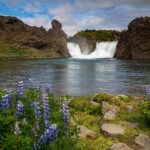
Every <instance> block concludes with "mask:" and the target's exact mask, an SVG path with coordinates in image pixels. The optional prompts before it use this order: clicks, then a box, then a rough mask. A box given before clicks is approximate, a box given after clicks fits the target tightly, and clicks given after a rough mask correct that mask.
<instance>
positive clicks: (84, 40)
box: [68, 30, 120, 54]
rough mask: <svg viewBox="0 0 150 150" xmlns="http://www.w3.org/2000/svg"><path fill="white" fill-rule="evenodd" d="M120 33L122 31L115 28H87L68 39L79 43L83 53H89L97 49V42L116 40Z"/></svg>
mask: <svg viewBox="0 0 150 150" xmlns="http://www.w3.org/2000/svg"><path fill="white" fill-rule="evenodd" d="M119 35H120V32H119V31H115V30H85V31H80V32H78V33H77V34H75V35H74V36H73V37H70V38H68V41H69V42H74V43H77V44H79V46H80V49H81V51H82V53H85V52H86V53H85V54H89V53H91V52H92V51H93V50H94V49H95V47H96V42H101V41H116V40H117V39H118V38H119Z"/></svg>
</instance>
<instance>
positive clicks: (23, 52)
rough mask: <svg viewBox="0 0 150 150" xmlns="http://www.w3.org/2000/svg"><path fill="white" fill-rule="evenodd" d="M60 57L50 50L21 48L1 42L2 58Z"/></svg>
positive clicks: (0, 57) (0, 51)
mask: <svg viewBox="0 0 150 150" xmlns="http://www.w3.org/2000/svg"><path fill="white" fill-rule="evenodd" d="M30 58H31V59H35V58H58V56H55V54H52V53H51V52H50V51H48V50H37V49H30V50H29V49H21V48H15V47H13V46H11V45H9V44H0V60H7V59H30Z"/></svg>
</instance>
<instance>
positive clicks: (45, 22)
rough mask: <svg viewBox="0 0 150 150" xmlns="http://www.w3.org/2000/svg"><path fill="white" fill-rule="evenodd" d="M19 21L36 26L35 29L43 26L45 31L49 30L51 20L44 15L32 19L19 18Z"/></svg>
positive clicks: (37, 15)
mask: <svg viewBox="0 0 150 150" xmlns="http://www.w3.org/2000/svg"><path fill="white" fill-rule="evenodd" d="M20 19H22V20H23V21H24V22H25V23H26V24H28V25H31V26H37V27H41V26H43V27H45V28H46V29H47V30H48V29H49V28H51V20H50V19H49V17H48V16H46V15H40V14H36V15H34V16H33V17H27V18H20Z"/></svg>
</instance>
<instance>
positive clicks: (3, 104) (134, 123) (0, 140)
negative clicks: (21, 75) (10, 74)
mask: <svg viewBox="0 0 150 150" xmlns="http://www.w3.org/2000/svg"><path fill="white" fill-rule="evenodd" d="M26 87H27V88H26V89H25V88H24V85H23V84H22V83H21V85H18V89H17V92H15V91H14V92H13V93H12V94H11V95H10V97H8V98H9V99H7V100H8V101H6V100H5V99H4V98H5V97H3V96H6V93H9V94H10V92H9V91H7V90H4V91H1V92H0V132H1V134H0V149H42V150H43V149H51V150H85V149H86V150H106V149H107V148H108V147H111V146H112V145H113V144H114V143H118V142H122V143H125V144H127V145H128V146H130V147H131V148H133V149H135V150H137V149H138V148H139V146H138V145H137V144H136V143H135V141H134V139H135V137H136V136H138V135H139V134H146V135H148V136H150V127H149V123H150V115H149V114H150V101H149V100H148V99H147V98H146V97H134V96H131V97H128V96H113V95H110V94H108V93H98V94H96V95H94V96H92V97H78V98H74V97H69V96H57V95H54V94H53V93H52V92H51V90H50V88H49V87H48V86H45V87H44V88H42V87H41V86H40V85H39V84H33V81H32V82H31V80H30V83H29V86H26ZM20 102H21V104H20V105H18V103H20ZM104 102H105V104H107V105H108V106H107V109H112V108H113V110H114V109H115V110H117V116H116V118H115V119H113V120H104V113H103V111H104V110H106V108H104V105H103V103H104ZM21 106H23V109H21V108H20V107H21ZM131 106H132V107H131ZM18 107H19V108H18ZM18 111H19V113H18ZM37 112H38V113H37ZM39 112H40V113H39ZM24 120H25V121H24ZM17 122H18V128H16V125H15V124H16V123H17ZM104 123H107V124H116V125H121V126H122V127H123V128H124V130H125V133H124V134H123V135H115V136H112V135H110V134H108V133H107V134H106V133H105V132H103V131H102V124H104ZM54 124H55V125H57V132H56V135H55V136H56V137H55V136H52V137H53V139H50V137H49V134H48V135H47V132H49V131H47V127H46V126H49V127H52V126H53V125H54ZM14 131H16V132H17V134H15V133H16V132H14ZM52 135H53V134H52ZM41 136H43V137H44V139H43V141H42V142H41V141H40V139H41ZM39 141H40V142H39ZM35 146H37V147H35Z"/></svg>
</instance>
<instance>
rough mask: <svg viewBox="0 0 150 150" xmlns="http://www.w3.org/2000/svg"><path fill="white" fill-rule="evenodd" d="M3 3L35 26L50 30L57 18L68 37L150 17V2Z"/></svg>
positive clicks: (6, 0)
mask: <svg viewBox="0 0 150 150" xmlns="http://www.w3.org/2000/svg"><path fill="white" fill-rule="evenodd" d="M0 4H3V5H4V6H7V7H8V8H10V7H11V8H13V9H12V10H13V11H10V15H16V16H18V17H20V18H21V19H23V21H24V22H25V23H27V24H29V25H32V26H44V27H45V28H46V29H49V28H50V27H51V20H52V19H58V20H59V21H60V22H61V23H62V25H63V29H64V31H65V32H66V33H67V34H68V35H69V36H70V35H73V34H74V33H76V32H77V31H80V30H84V29H118V30H121V29H126V28H127V25H128V23H129V22H130V21H131V20H132V19H134V18H136V17H140V16H146V15H147V16H150V0H111V1H110V0H55V1H54V0H32V1H31V0H1V1H0ZM8 10H9V9H8ZM8 10H7V9H6V12H7V13H6V14H8ZM15 10H18V11H16V12H15V13H14V14H13V12H14V11H15ZM20 10H22V11H21V13H18V12H20ZM0 12H1V10H0ZM2 14H4V12H2ZM22 14H23V15H22ZM21 15H22V16H21Z"/></svg>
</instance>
